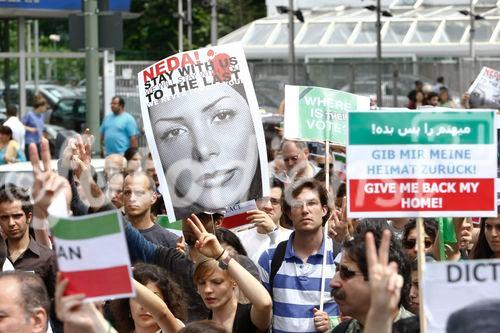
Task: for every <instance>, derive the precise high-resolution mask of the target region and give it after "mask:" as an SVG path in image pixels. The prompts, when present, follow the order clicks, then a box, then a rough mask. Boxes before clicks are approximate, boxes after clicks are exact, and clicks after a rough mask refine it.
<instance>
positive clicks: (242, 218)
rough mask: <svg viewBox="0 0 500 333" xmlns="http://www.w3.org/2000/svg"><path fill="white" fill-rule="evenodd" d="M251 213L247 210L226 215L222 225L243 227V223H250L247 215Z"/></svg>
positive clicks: (228, 227)
mask: <svg viewBox="0 0 500 333" xmlns="http://www.w3.org/2000/svg"><path fill="white" fill-rule="evenodd" d="M249 215H250V214H248V213H247V212H244V213H242V214H238V215H233V216H228V217H224V219H223V220H222V223H221V227H223V228H226V229H232V228H237V227H241V226H242V225H245V224H248V223H249V221H247V217H248V216H249Z"/></svg>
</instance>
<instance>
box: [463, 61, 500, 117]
mask: <svg viewBox="0 0 500 333" xmlns="http://www.w3.org/2000/svg"><path fill="white" fill-rule="evenodd" d="M467 92H468V93H469V95H470V97H469V104H470V107H471V108H473V109H476V108H492V109H500V72H499V71H496V70H494V69H492V68H488V67H483V69H482V70H481V72H480V73H479V75H478V76H477V78H476V79H475V80H474V82H473V83H472V85H471V86H470V87H469V89H468V90H467Z"/></svg>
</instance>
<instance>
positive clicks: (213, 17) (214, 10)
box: [210, 0, 218, 46]
mask: <svg viewBox="0 0 500 333" xmlns="http://www.w3.org/2000/svg"><path fill="white" fill-rule="evenodd" d="M210 5H211V7H212V10H211V14H210V22H211V26H210V44H212V46H215V45H217V35H218V32H217V0H211V2H210Z"/></svg>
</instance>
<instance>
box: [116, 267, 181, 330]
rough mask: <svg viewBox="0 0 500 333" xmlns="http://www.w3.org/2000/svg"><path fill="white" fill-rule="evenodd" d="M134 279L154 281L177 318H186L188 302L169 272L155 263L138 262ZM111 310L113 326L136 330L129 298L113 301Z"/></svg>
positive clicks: (142, 281)
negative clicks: (186, 302)
mask: <svg viewBox="0 0 500 333" xmlns="http://www.w3.org/2000/svg"><path fill="white" fill-rule="evenodd" d="M134 279H136V280H137V281H138V282H139V283H141V284H143V285H146V284H148V282H153V283H155V284H156V285H157V287H158V289H160V290H161V293H162V295H163V301H164V302H165V304H167V306H168V308H169V309H170V311H171V312H172V314H173V315H174V317H175V318H177V319H179V320H181V321H185V320H186V304H185V302H184V299H185V297H184V295H183V294H182V291H181V289H180V287H179V286H178V285H177V283H175V282H174V281H173V280H172V279H171V278H170V276H169V273H168V272H167V271H166V270H165V269H163V268H161V267H159V266H155V265H151V264H143V263H138V264H136V265H135V266H134ZM109 310H110V313H111V316H112V319H113V320H112V321H113V326H114V327H115V328H116V330H117V331H118V332H120V333H130V332H132V331H133V330H134V327H135V326H134V320H133V319H132V315H131V313H130V303H129V299H128V298H124V299H119V300H115V301H111V303H110V304H109Z"/></svg>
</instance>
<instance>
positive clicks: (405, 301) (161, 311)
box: [0, 79, 500, 333]
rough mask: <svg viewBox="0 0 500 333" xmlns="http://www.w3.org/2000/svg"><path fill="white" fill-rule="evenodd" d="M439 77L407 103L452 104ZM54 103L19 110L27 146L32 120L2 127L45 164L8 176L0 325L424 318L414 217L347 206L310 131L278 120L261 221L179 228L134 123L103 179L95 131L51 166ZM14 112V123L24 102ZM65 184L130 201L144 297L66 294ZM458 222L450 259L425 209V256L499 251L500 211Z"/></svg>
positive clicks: (20, 328)
mask: <svg viewBox="0 0 500 333" xmlns="http://www.w3.org/2000/svg"><path fill="white" fill-rule="evenodd" d="M434 89H435V90H436V91H435V92H432V91H430V92H424V89H423V85H422V84H421V82H416V89H415V90H414V91H412V92H411V93H410V95H409V99H410V104H409V107H410V108H416V107H418V106H421V105H426V104H428V103H429V102H430V101H431V100H432V103H433V104H432V105H440V106H447V107H455V106H454V105H453V102H452V101H451V99H450V96H449V92H448V90H447V88H446V87H445V86H444V82H443V81H442V80H439V79H438V83H437V84H436V85H435V87H434ZM37 98H38V97H37ZM464 98H465V100H466V97H464ZM435 103H437V104H435ZM35 105H36V106H35ZM46 107H47V103H46V102H44V101H43V100H42V99H40V98H38V99H37V100H36V103H35V104H34V110H32V111H30V113H29V114H28V115H27V116H26V117H24V118H23V121H22V122H20V123H22V124H24V127H23V128H24V129H25V132H26V134H25V137H24V140H25V143H26V150H25V151H23V150H24V149H23V143H22V141H21V142H18V141H17V140H22V139H23V138H22V135H20V133H21V132H22V131H21V127H18V128H16V129H14V128H13V129H10V127H8V126H7V125H3V126H0V150H1V151H2V152H3V153H2V155H0V158H2V159H3V161H5V162H6V163H10V162H14V161H20V160H22V158H23V155H24V156H25V157H28V158H29V159H30V161H31V163H32V165H33V176H34V183H33V186H32V188H31V189H29V190H28V189H25V188H22V187H20V186H18V185H16V184H3V185H2V187H1V188H0V226H1V230H2V238H1V239H0V267H2V270H3V272H2V273H0V333H2V332H50V331H52V332H63V331H64V332H120V333H121V332H123V333H125V332H126V333H131V332H135V333H146V332H148V333H149V332H164V333H166V332H170V333H174V332H175V333H176V332H267V331H269V330H270V329H272V331H273V332H334V333H338V332H349V333H351V332H365V333H372V332H379V333H386V332H418V331H419V320H418V315H419V311H420V310H419V281H418V274H417V267H418V265H417V246H418V245H417V232H416V221H415V220H414V219H350V218H348V216H347V213H346V197H345V184H344V183H343V182H342V181H341V180H339V179H338V177H337V176H336V174H335V172H334V170H333V163H332V161H331V160H328V159H326V160H324V159H323V160H322V161H321V162H322V163H318V160H315V158H314V157H313V156H312V155H311V154H310V151H311V150H312V149H313V144H308V143H305V142H298V141H291V140H284V139H282V137H281V132H280V131H279V129H277V130H276V132H275V133H272V135H271V136H272V137H273V140H274V139H276V138H277V139H278V140H280V142H281V144H280V145H279V146H276V145H273V146H271V145H268V149H269V150H271V147H273V148H274V149H272V151H269V152H268V156H272V160H270V161H269V162H270V163H269V171H270V175H271V177H270V179H269V182H270V187H271V192H270V197H266V198H262V199H259V200H257V207H258V209H256V210H252V211H250V212H249V214H248V220H249V223H251V224H252V225H253V226H254V228H250V229H247V230H244V231H240V232H236V233H234V232H232V231H231V230H227V229H224V228H222V227H220V225H221V223H222V220H223V218H224V217H223V216H222V215H221V214H219V213H218V212H217V213H209V212H207V213H199V214H197V215H194V214H193V215H191V216H190V217H189V218H186V219H184V220H183V221H182V233H183V236H182V237H180V238H179V237H178V236H177V235H175V234H174V233H172V232H170V231H168V230H167V229H164V228H163V227H161V226H160V225H159V224H158V222H157V219H158V216H159V215H164V214H166V211H165V205H164V202H163V198H162V195H161V194H160V192H159V191H158V186H159V181H158V176H157V172H156V169H155V167H154V163H153V159H152V156H151V154H145V156H142V155H141V151H140V150H139V149H137V140H136V139H133V138H132V137H133V136H135V135H136V134H137V133H136V130H135V129H134V128H132V129H131V130H130V131H129V132H127V133H128V134H127V135H129V137H130V141H129V142H127V140H122V141H121V142H122V144H121V145H120V149H121V150H120V152H116V151H115V149H108V152H111V153H109V154H108V155H107V156H106V157H105V161H104V175H103V177H104V182H103V183H104V187H100V186H99V185H98V183H99V182H98V177H99V175H96V173H95V170H93V168H92V166H91V160H92V157H91V151H92V143H93V140H92V136H91V135H90V133H85V134H84V135H82V136H78V137H75V138H71V139H69V141H68V143H67V145H66V147H65V149H64V151H63V152H62V153H61V156H60V158H59V160H58V170H57V172H55V171H53V170H52V169H51V164H50V161H51V152H50V151H49V148H48V142H47V141H46V140H45V139H44V138H43V122H42V123H40V121H39V120H40V115H41V114H42V113H43V112H44V111H45V109H46ZM112 107H113V108H115V109H116V110H119V109H120V108H121V109H120V110H119V111H120V112H118V115H120V114H121V112H123V108H124V104H122V102H121V100H120V99H119V98H117V99H116V100H115V99H113V104H112ZM8 114H9V117H10V118H9V121H10V123H14V121H13V120H11V118H16V117H17V115H16V111H15V109H13V108H9V110H8ZM109 121H110V120H107V123H109ZM127 121H128V120H127ZM13 126H14V125H13ZM101 130H102V129H101ZM103 133H104V132H103ZM19 135H20V136H19ZM113 135H117V134H116V133H113ZM16 137H17V138H18V139H16ZM13 141H14V143H12V142H13ZM105 142H106V141H104V143H105ZM115 148H116V147H115ZM123 149H124V150H123ZM332 149H333V150H336V151H338V152H339V153H342V152H344V151H343V149H342V147H333V148H332ZM24 152H25V153H26V154H27V155H26V154H23V153H24ZM327 163H328V164H329V166H330V171H329V172H330V177H331V182H330V183H329V184H325V176H326V172H327V170H326V169H325V166H326V165H325V164H327ZM59 193H62V194H64V198H65V201H66V202H67V207H65V208H67V210H68V212H70V214H72V215H75V216H77V215H87V214H92V213H95V212H102V211H107V210H113V209H118V210H120V212H121V213H122V214H123V220H124V226H125V234H126V239H127V245H128V249H129V255H130V259H131V262H132V265H133V267H134V269H133V275H134V276H133V277H134V287H135V290H136V297H135V298H133V299H119V300H112V301H107V302H100V303H89V302H85V300H84V299H85V295H81V294H77V295H66V294H65V289H66V288H67V285H68V280H67V279H64V278H62V276H61V275H60V273H58V269H57V261H56V254H55V251H54V244H53V243H52V241H51V238H50V236H49V232H48V224H47V217H48V209H49V207H50V205H51V204H52V203H53V202H54V201H55V200H56V198H57V197H58V194H59ZM453 226H454V228H455V234H456V235H457V242H456V243H454V244H451V245H449V246H448V247H447V248H446V252H445V256H446V258H440V253H439V250H438V247H439V246H438V239H439V229H438V227H437V222H436V220H435V219H426V220H425V221H424V230H425V239H424V244H425V253H426V258H427V259H426V260H429V261H433V260H443V259H447V260H466V259H468V258H473V259H489V258H500V245H499V244H500V218H488V219H482V220H481V222H480V223H479V224H472V223H470V221H468V219H463V218H456V219H454V220H453ZM324 228H327V230H326V231H327V234H328V236H327V237H325V233H324ZM3 240H4V241H3ZM325 254H326V259H325V260H326V271H325V278H326V288H325V292H324V293H323V294H322V293H321V283H322V279H321V276H322V267H323V264H322V263H323V260H324V258H323V256H324V255H325ZM103 255H105V254H103ZM33 272H34V274H33ZM320 300H323V301H322V304H321V301H320Z"/></svg>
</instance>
